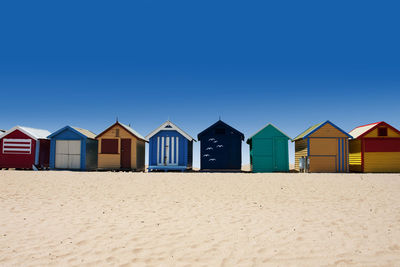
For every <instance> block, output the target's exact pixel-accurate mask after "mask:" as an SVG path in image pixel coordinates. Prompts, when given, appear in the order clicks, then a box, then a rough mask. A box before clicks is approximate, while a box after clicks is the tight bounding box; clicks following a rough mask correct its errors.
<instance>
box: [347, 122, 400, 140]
mask: <svg viewBox="0 0 400 267" xmlns="http://www.w3.org/2000/svg"><path fill="white" fill-rule="evenodd" d="M378 126H386V127H389V128H391V129H393V130H394V131H395V132H398V133H399V134H400V131H399V130H397V129H396V128H394V127H393V126H391V125H389V124H387V123H386V122H384V121H380V122H374V123H370V124H366V125H361V126H358V127H356V128H354V129H353V130H351V131H350V133H349V134H350V135H351V136H353V138H359V137H362V136H364V135H366V134H367V133H369V132H371V131H372V130H373V129H375V128H376V127H378Z"/></svg>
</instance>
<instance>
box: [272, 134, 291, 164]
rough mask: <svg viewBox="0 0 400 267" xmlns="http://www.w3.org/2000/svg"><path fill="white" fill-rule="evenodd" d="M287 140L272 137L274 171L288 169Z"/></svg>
mask: <svg viewBox="0 0 400 267" xmlns="http://www.w3.org/2000/svg"><path fill="white" fill-rule="evenodd" d="M287 143H288V142H287V140H286V139H285V138H274V171H278V172H282V171H288V162H287V158H288V156H287V146H288V144H287Z"/></svg>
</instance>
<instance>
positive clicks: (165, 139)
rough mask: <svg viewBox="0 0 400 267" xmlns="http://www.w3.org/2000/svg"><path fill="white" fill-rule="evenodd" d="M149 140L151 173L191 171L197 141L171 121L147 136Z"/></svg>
mask: <svg viewBox="0 0 400 267" xmlns="http://www.w3.org/2000/svg"><path fill="white" fill-rule="evenodd" d="M146 139H147V140H149V167H148V169H149V171H153V170H158V171H160V170H163V171H168V170H180V171H185V170H190V169H192V161H193V141H196V140H194V139H193V137H191V136H190V135H188V134H187V133H185V132H184V131H183V130H181V129H180V128H179V127H178V126H176V125H175V124H173V123H172V122H170V121H167V122H165V123H163V124H162V125H161V126H160V127H158V128H157V129H155V130H154V131H153V132H151V133H150V134H149V135H147V136H146Z"/></svg>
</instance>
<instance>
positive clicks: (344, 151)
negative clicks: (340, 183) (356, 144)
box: [308, 130, 349, 172]
mask: <svg viewBox="0 0 400 267" xmlns="http://www.w3.org/2000/svg"><path fill="white" fill-rule="evenodd" d="M336 131H337V130H336ZM308 153H309V159H310V168H309V171H310V172H348V168H349V164H348V139H347V137H346V138H310V147H309V151H308Z"/></svg>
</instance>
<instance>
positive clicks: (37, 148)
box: [35, 140, 40, 165]
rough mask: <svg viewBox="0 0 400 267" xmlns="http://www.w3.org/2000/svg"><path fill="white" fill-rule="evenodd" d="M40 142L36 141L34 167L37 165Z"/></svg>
mask: <svg viewBox="0 0 400 267" xmlns="http://www.w3.org/2000/svg"><path fill="white" fill-rule="evenodd" d="M39 153H40V140H36V151H35V165H39V156H40V155H39Z"/></svg>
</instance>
